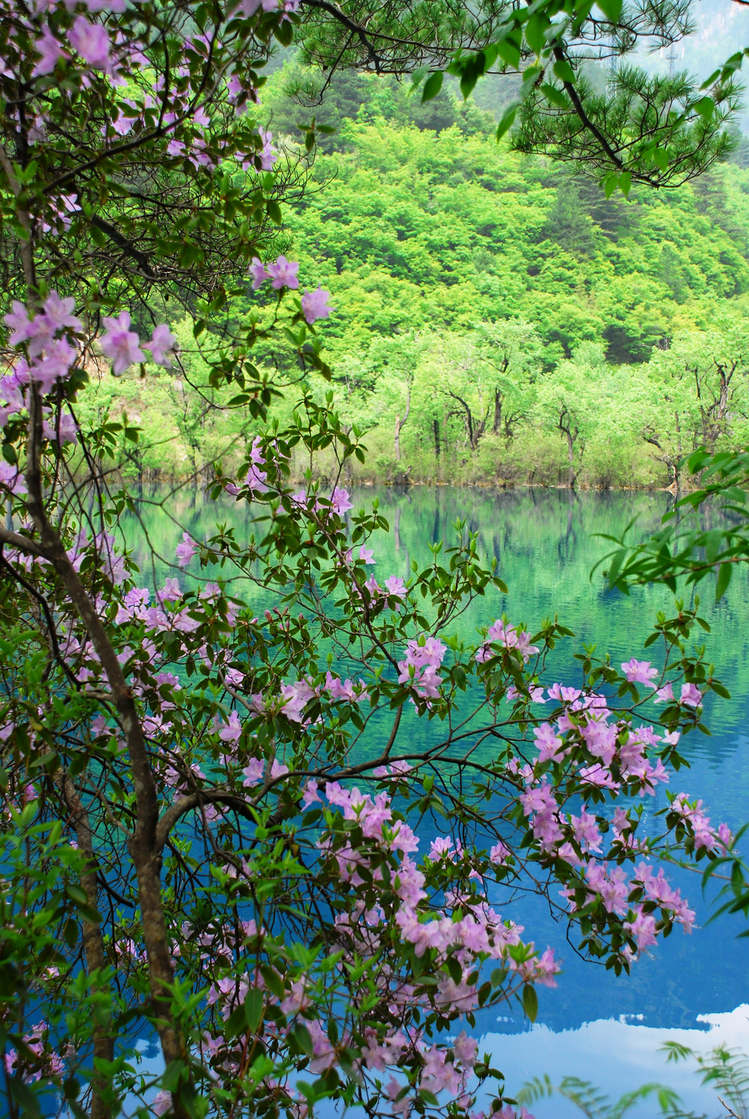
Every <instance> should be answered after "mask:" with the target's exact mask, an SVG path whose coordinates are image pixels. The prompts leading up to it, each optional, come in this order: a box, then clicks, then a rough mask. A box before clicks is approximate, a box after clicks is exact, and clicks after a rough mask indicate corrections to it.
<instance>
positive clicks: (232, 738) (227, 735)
mask: <svg viewBox="0 0 749 1119" xmlns="http://www.w3.org/2000/svg"><path fill="white" fill-rule="evenodd" d="M241 735H242V724H241V723H240V721H239V715H238V714H237V712H236V711H232V713H231V714H230V716H229V722H228V723H224V724H223V725H222V727H221V730H220V731H219V732H218V736H219V738H220V739H221V741H222V742H237V741H238V740H239V738H240V737H241Z"/></svg>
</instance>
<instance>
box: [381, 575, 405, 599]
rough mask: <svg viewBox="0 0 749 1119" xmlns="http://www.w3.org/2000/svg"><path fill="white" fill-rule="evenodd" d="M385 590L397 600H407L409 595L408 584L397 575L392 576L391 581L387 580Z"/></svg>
mask: <svg viewBox="0 0 749 1119" xmlns="http://www.w3.org/2000/svg"><path fill="white" fill-rule="evenodd" d="M385 590H386V591H387V593H388V594H389V595H393V596H394V597H395V598H405V597H406V593H407V590H406V584H405V583H404V581H403V580H402V579H399V578H398V576H397V575H391V576H390V578H389V579H386V580H385Z"/></svg>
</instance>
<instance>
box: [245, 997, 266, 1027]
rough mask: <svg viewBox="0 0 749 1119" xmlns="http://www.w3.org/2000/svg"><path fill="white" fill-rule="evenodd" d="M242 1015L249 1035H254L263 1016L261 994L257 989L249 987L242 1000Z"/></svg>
mask: <svg viewBox="0 0 749 1119" xmlns="http://www.w3.org/2000/svg"><path fill="white" fill-rule="evenodd" d="M244 1013H245V1017H246V1019H247V1026H248V1029H249V1030H250V1033H253V1034H254V1033H256V1032H257V1028H258V1026H259V1025H260V1019H261V1018H262V1016H263V992H262V991H261V990H260V988H259V987H251V988H250V990H249V991H248V992H247V995H246V996H245V1000H244Z"/></svg>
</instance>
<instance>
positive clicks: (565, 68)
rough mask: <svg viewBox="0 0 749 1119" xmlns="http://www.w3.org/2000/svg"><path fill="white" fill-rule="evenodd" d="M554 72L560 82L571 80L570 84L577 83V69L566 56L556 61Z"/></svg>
mask: <svg viewBox="0 0 749 1119" xmlns="http://www.w3.org/2000/svg"><path fill="white" fill-rule="evenodd" d="M554 73H555V74H556V76H557V77H558V78H559V80H560V82H569V84H570V85H574V84H575V71H574V70H573V69H572V67H571V66H570V64H569V62H568V61H567V60H566V59H565V58H562V59H560V61H559V62H555V63H554Z"/></svg>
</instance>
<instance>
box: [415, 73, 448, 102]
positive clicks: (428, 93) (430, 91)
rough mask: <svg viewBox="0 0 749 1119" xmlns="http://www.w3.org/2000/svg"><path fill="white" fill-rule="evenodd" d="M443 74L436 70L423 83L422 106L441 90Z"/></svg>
mask: <svg viewBox="0 0 749 1119" xmlns="http://www.w3.org/2000/svg"><path fill="white" fill-rule="evenodd" d="M444 76H445V75H444V74H443V73H442V71H441V70H437V71H436V72H435V73H434V74H430V75H429V77H428V78H427V80H426V81H425V82H424V89H423V92H422V94H421V103H422V105H423V104H424V103H425V102H427V101H432V100H434V98H435V97H436V96H437V94H438V93H439V91H440V90H441V89H442V82H443V79H444Z"/></svg>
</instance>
